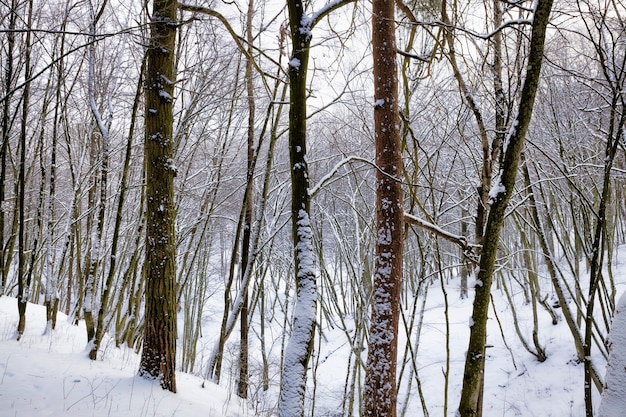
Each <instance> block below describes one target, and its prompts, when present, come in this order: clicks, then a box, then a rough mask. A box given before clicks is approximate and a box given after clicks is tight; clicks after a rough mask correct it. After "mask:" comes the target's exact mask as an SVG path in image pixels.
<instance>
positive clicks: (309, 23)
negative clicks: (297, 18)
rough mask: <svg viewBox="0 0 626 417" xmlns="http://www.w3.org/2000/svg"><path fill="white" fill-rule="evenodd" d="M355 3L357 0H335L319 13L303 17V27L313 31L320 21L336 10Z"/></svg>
mask: <svg viewBox="0 0 626 417" xmlns="http://www.w3.org/2000/svg"><path fill="white" fill-rule="evenodd" d="M355 2H356V0H333V1H331V2H329V3H327V4H326V5H324V7H322V8H321V9H319V10H318V11H317V12H315V13H313V14H312V15H311V16H308V17H303V18H302V25H303V26H305V27H308V28H309V29H312V28H313V27H314V26H315V25H317V23H318V22H319V21H320V20H322V19H323V18H324V17H325V16H327V15H328V14H330V13H331V12H333V11H334V10H336V9H338V8H340V7H342V6H345V5H346V4H349V3H355Z"/></svg>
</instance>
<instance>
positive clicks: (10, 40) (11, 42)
mask: <svg viewBox="0 0 626 417" xmlns="http://www.w3.org/2000/svg"><path fill="white" fill-rule="evenodd" d="M16 8H17V1H16V0H12V1H11V14H10V16H9V31H8V33H7V35H6V36H7V44H8V45H7V57H6V60H7V61H6V69H5V72H4V89H5V91H11V86H12V84H13V48H14V47H15V32H13V30H14V29H15V23H16V20H17V11H16ZM10 113H11V95H10V94H8V95H7V97H6V99H5V100H4V103H3V108H2V144H1V145H0V275H2V276H1V278H0V296H1V295H2V294H4V291H5V288H6V285H7V275H8V272H9V265H8V262H7V265H5V262H6V261H7V260H6V257H5V246H4V223H5V220H4V219H5V217H4V214H5V204H6V203H5V201H4V199H5V197H4V189H5V184H6V173H7V152H8V150H9V121H10V119H11V114H10Z"/></svg>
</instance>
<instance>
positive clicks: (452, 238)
mask: <svg viewBox="0 0 626 417" xmlns="http://www.w3.org/2000/svg"><path fill="white" fill-rule="evenodd" d="M404 221H405V222H407V223H410V224H414V225H416V226H419V227H421V228H424V229H426V230H428V231H429V232H431V233H434V234H435V235H437V236H439V237H441V238H443V239H445V240H447V241H449V242H452V243H455V244H457V245H459V246H460V247H461V249H463V251H464V252H465V255H466V256H467V257H468V258H470V259H472V260H474V257H473V256H472V255H473V254H474V250H475V249H480V248H481V247H482V246H481V245H477V244H474V243H469V242H468V241H467V239H466V238H465V237H464V236H460V235H455V234H454V233H450V232H448V231H446V230H443V229H442V228H441V227H439V226H437V225H436V224H433V223H431V222H429V221H426V220H424V219H420V218H419V217H416V216H414V215H412V214H410V213H406V212H405V213H404Z"/></svg>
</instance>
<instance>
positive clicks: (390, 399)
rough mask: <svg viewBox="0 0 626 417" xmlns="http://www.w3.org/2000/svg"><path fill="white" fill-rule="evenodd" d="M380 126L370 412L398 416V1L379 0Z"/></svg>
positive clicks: (375, 32) (375, 44) (366, 397)
mask: <svg viewBox="0 0 626 417" xmlns="http://www.w3.org/2000/svg"><path fill="white" fill-rule="evenodd" d="M372 15H373V16H372V55H373V58H374V100H375V102H374V129H375V142H376V165H377V167H378V170H377V172H376V255H375V260H374V277H373V294H372V301H371V309H372V311H371V319H370V336H369V344H368V355H367V365H366V371H365V386H364V389H363V402H364V415H366V416H390V417H394V416H395V415H396V397H397V389H396V358H397V344H398V323H399V317H400V294H401V284H402V250H403V247H404V238H403V231H404V210H403V190H402V186H401V183H400V178H401V176H402V175H403V165H402V153H401V142H400V129H399V126H400V123H399V117H398V76H397V68H396V39H395V23H394V1H393V0H374V1H373V6H372Z"/></svg>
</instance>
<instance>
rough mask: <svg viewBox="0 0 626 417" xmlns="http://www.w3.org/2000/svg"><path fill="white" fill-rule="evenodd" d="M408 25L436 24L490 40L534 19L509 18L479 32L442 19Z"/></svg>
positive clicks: (531, 22)
mask: <svg viewBox="0 0 626 417" xmlns="http://www.w3.org/2000/svg"><path fill="white" fill-rule="evenodd" d="M406 24H407V25H416V26H435V27H443V28H446V29H454V30H456V31H459V32H463V33H467V34H468V35H470V36H473V37H475V38H479V39H484V40H488V39H490V38H492V37H493V36H494V35H496V34H497V33H498V32H502V31H503V30H504V29H506V28H508V27H511V26H522V25H532V24H533V21H532V19H511V20H507V21H506V22H504V23H502V24H501V25H500V26H498V27H497V28H495V29H494V30H492V31H491V32H489V33H478V32H475V31H473V30H470V29H466V28H464V27H461V26H455V25H452V24H449V23H446V22H442V21H441V20H433V21H430V22H427V21H423V20H418V21H415V22H408V23H406Z"/></svg>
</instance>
